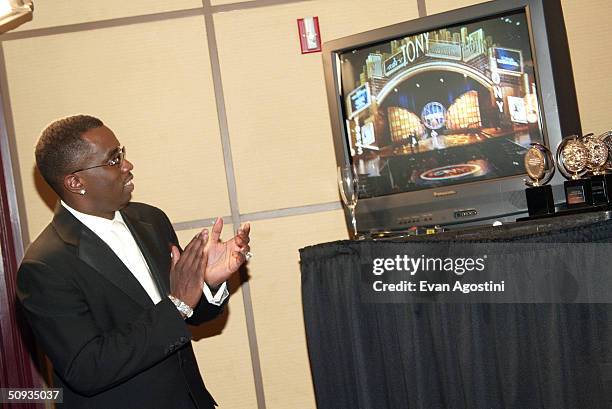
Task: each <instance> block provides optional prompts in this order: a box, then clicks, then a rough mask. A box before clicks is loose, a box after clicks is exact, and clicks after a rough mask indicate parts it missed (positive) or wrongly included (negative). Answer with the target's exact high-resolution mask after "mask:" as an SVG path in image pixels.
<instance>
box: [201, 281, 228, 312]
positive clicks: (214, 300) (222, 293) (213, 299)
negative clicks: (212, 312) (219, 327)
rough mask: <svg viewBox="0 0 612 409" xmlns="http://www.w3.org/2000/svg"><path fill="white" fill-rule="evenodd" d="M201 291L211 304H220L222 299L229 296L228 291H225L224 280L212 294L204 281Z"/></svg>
mask: <svg viewBox="0 0 612 409" xmlns="http://www.w3.org/2000/svg"><path fill="white" fill-rule="evenodd" d="M202 291H203V292H204V296H205V297H206V300H208V302H209V303H211V304H212V305H216V306H220V305H221V304H223V301H225V299H226V298H227V297H228V296H229V291H227V282H225V281H224V282H223V284H221V287H219V289H218V290H217V293H216V294H215V295H214V296H213V295H212V292H211V291H210V288H209V287H208V285H207V284H206V283H204V286H203V287H202Z"/></svg>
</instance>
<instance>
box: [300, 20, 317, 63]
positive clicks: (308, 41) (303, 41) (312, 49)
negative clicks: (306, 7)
mask: <svg viewBox="0 0 612 409" xmlns="http://www.w3.org/2000/svg"><path fill="white" fill-rule="evenodd" d="M297 23H298V31H299V33H300V46H301V47H302V54H308V53H316V52H319V51H321V32H320V31H319V17H304V18H298V21H297Z"/></svg>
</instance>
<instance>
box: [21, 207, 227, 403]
mask: <svg viewBox="0 0 612 409" xmlns="http://www.w3.org/2000/svg"><path fill="white" fill-rule="evenodd" d="M121 214H122V216H123V219H124V220H125V222H126V224H127V226H128V228H129V229H130V230H131V232H132V234H133V236H134V238H135V240H136V242H137V243H138V245H139V247H140V249H141V251H142V254H143V256H144V257H145V259H146V261H147V263H148V265H149V268H150V270H151V274H152V276H153V278H154V280H155V281H156V283H157V285H158V288H159V292H160V294H161V295H162V301H161V302H159V303H158V304H157V305H154V304H153V302H152V301H151V299H150V298H149V296H148V295H147V293H146V291H145V290H144V289H143V288H142V286H141V285H140V283H139V282H138V280H136V278H135V277H134V276H133V275H132V273H131V272H130V271H129V270H128V269H127V267H126V266H125V265H124V264H123V263H122V262H121V260H120V259H119V258H118V257H117V256H116V255H115V253H114V252H113V251H112V250H111V249H110V247H108V246H107V245H106V243H104V242H103V241H102V240H101V239H100V238H99V237H98V236H97V235H96V234H94V233H93V232H92V231H91V230H90V229H89V228H87V227H85V225H83V224H82V223H81V222H80V221H78V220H77V219H76V218H75V217H74V216H73V215H72V214H71V213H70V212H69V211H67V210H66V209H65V208H64V207H63V206H61V205H60V204H59V203H58V205H57V208H56V210H55V216H54V218H53V221H52V222H51V223H50V224H49V226H47V228H46V229H45V230H44V231H43V232H42V233H41V234H40V236H39V237H38V238H37V239H36V240H35V241H34V242H33V243H32V245H31V246H30V247H29V248H28V250H27V252H26V255H25V258H24V260H23V262H22V263H21V266H20V267H19V271H18V278H17V285H18V296H19V299H20V300H21V302H22V304H23V306H24V309H25V311H26V315H27V317H28V320H29V322H30V324H31V326H32V328H33V330H34V332H35V334H36V337H37V339H38V341H39V342H40V344H41V345H42V347H43V349H44V351H45V352H46V353H47V355H48V356H49V358H50V359H51V362H52V363H53V367H54V376H55V385H54V386H55V387H60V388H64V407H66V408H83V409H85V408H87V409H97V408H100V409H110V408H113V409H120V408H126V409H128V408H129V409H138V408H143V409H145V408H146V409H151V408H159V409H174V408H176V409H182V408H199V409H202V408H213V407H214V405H215V402H214V400H213V398H212V396H211V395H210V394H209V393H208V391H207V390H206V388H205V386H204V383H203V382H202V378H201V376H200V372H199V370H198V366H197V363H196V360H195V356H194V354H193V349H192V347H191V341H190V339H191V334H190V332H189V331H188V329H187V326H186V324H185V321H183V319H182V318H181V316H180V314H179V312H178V311H177V309H176V307H175V306H174V304H173V303H172V302H171V301H170V300H169V299H168V298H167V297H164V295H166V294H168V293H169V288H170V285H169V272H170V245H171V244H174V245H177V246H178V240H177V237H176V233H175V232H174V230H173V228H172V225H171V224H170V221H169V220H168V218H167V217H166V215H165V214H164V213H163V212H162V211H161V210H159V209H157V208H155V207H152V206H148V205H145V204H142V203H131V204H129V205H128V206H127V207H126V208H125V209H123V210H121ZM222 308H223V306H221V307H217V306H215V305H212V304H209V303H208V302H207V300H206V297H204V296H203V297H202V299H201V300H200V303H199V304H198V306H197V307H196V308H195V311H194V315H193V316H192V317H191V318H190V319H189V320H188V321H187V322H188V323H189V324H199V323H201V322H204V321H207V320H210V319H212V318H214V317H215V316H217V315H218V314H219V313H220V312H221V310H222Z"/></svg>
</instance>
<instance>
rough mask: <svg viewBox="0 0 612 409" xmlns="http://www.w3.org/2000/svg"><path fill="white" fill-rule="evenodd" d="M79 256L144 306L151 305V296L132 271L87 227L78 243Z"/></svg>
mask: <svg viewBox="0 0 612 409" xmlns="http://www.w3.org/2000/svg"><path fill="white" fill-rule="evenodd" d="M79 258H80V259H81V260H83V261H84V262H86V263H87V264H89V266H91V267H92V268H93V269H95V270H96V271H97V272H98V273H100V274H101V275H102V276H104V277H106V279H108V280H109V281H110V282H112V283H113V284H115V285H116V286H117V287H119V288H120V289H121V290H122V291H123V292H124V293H126V294H127V295H128V296H130V297H131V298H132V299H134V301H136V302H138V303H139V304H141V305H142V306H144V307H150V306H151V305H152V301H151V298H150V297H149V295H148V294H147V292H146V291H145V289H144V288H143V287H142V285H140V283H139V282H138V280H137V279H136V277H134V275H133V274H132V272H131V271H130V270H129V269H128V268H127V267H126V266H125V264H123V262H122V261H121V260H120V259H119V257H117V255H116V254H115V252H114V251H113V250H111V248H110V247H108V245H107V244H106V243H104V241H102V239H100V238H99V237H98V236H97V235H96V234H95V233H93V232H92V231H90V230H89V229H83V233H82V235H81V240H80V243H79Z"/></svg>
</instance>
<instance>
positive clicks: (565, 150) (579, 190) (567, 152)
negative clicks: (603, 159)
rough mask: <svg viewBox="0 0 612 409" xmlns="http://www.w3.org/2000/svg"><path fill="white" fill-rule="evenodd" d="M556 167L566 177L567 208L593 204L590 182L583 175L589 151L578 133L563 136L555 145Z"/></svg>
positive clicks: (586, 167) (585, 171)
mask: <svg viewBox="0 0 612 409" xmlns="http://www.w3.org/2000/svg"><path fill="white" fill-rule="evenodd" d="M556 156H557V168H559V172H561V174H562V175H563V176H565V178H566V179H567V180H566V181H565V182H564V184H563V187H564V190H565V202H566V203H567V207H568V208H576V207H584V206H590V205H592V204H593V195H592V191H591V182H590V180H589V179H585V178H584V177H583V176H584V175H586V173H587V172H588V163H589V151H588V150H587V148H586V147H585V146H584V143H582V141H581V138H580V137H579V136H578V135H571V136H567V137H565V138H563V140H562V141H561V143H560V144H559V146H558V147H557V155H556Z"/></svg>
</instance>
